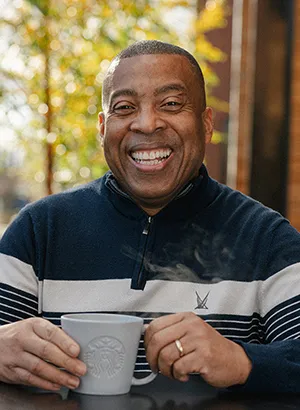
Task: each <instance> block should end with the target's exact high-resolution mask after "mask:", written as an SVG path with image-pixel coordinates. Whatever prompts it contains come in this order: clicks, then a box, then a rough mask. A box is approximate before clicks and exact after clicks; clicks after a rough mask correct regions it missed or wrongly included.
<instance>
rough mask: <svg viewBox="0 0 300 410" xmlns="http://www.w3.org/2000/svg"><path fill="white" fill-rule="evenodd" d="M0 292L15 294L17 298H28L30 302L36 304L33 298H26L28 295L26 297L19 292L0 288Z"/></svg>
mask: <svg viewBox="0 0 300 410" xmlns="http://www.w3.org/2000/svg"><path fill="white" fill-rule="evenodd" d="M1 292H6V293H10V294H11V295H16V296H18V297H19V298H22V299H25V300H29V301H30V302H32V303H34V304H36V305H37V304H38V303H37V302H36V301H35V300H33V299H30V298H28V297H26V296H23V295H20V294H19V293H17V292H13V291H11V290H8V289H1ZM14 300H15V301H17V299H14ZM33 309H34V308H33Z"/></svg>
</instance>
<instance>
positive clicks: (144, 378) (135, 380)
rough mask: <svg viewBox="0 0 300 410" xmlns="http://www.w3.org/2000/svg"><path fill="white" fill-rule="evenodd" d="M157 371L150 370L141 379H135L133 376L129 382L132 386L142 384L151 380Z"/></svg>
mask: <svg viewBox="0 0 300 410" xmlns="http://www.w3.org/2000/svg"><path fill="white" fill-rule="evenodd" d="M157 375H158V373H153V372H151V373H150V374H149V376H146V377H143V378H142V379H136V378H135V377H133V378H132V381H131V384H132V386H142V385H143V384H147V383H150V382H152V380H154V379H155V377H156V376H157Z"/></svg>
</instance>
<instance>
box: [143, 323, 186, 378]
mask: <svg viewBox="0 0 300 410" xmlns="http://www.w3.org/2000/svg"><path fill="white" fill-rule="evenodd" d="M182 324H183V322H177V323H175V324H173V325H172V326H169V327H167V328H163V329H161V330H160V331H158V332H157V333H155V334H153V336H152V338H151V339H150V341H149V343H148V346H147V347H146V357H147V361H148V363H149V365H150V367H151V369H152V371H154V372H155V371H157V369H158V368H159V365H158V357H159V354H160V352H161V351H162V350H163V349H164V348H166V347H167V346H168V345H170V344H173V345H174V347H175V348H176V345H175V340H176V339H180V340H181V339H182V338H183V337H184V336H185V332H186V328H185V326H183V325H182ZM177 351H178V350H177Z"/></svg>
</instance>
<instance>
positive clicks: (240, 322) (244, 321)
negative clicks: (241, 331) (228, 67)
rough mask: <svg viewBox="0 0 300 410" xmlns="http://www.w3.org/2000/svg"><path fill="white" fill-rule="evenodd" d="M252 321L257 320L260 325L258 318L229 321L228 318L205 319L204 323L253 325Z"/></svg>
mask: <svg viewBox="0 0 300 410" xmlns="http://www.w3.org/2000/svg"><path fill="white" fill-rule="evenodd" d="M254 320H257V322H259V323H260V320H259V318H258V317H253V318H251V319H249V320H231V319H229V318H227V319H207V320H205V322H206V323H220V322H223V323H239V324H245V325H246V324H250V323H253V322H254Z"/></svg>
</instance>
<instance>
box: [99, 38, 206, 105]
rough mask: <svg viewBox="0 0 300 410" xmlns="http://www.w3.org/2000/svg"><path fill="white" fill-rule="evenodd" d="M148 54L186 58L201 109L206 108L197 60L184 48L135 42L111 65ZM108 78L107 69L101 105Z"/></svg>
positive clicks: (203, 87)
mask: <svg viewBox="0 0 300 410" xmlns="http://www.w3.org/2000/svg"><path fill="white" fill-rule="evenodd" d="M148 54H175V55H181V56H184V57H186V58H187V59H188V60H189V62H190V64H191V66H192V68H193V69H194V71H195V73H196V76H197V78H198V80H199V85H200V88H201V91H202V97H203V107H204V108H205V107H206V93H205V81H204V77H203V73H202V70H201V68H200V66H199V64H198V62H197V60H196V59H195V57H194V56H193V55H192V54H190V53H189V52H188V51H186V50H185V49H184V48H181V47H179V46H175V45H174V44H170V43H165V42H163V41H159V40H142V41H137V42H135V43H133V44H131V45H130V46H128V47H126V48H125V49H124V50H122V51H121V52H120V53H119V54H117V55H116V57H115V58H114V59H113V61H112V63H113V62H117V61H119V60H122V59H123V58H130V57H135V56H141V55H148ZM108 78H109V69H108V74H107V75H106V76H105V78H104V81H103V86H102V102H103V103H104V102H105V101H107V99H108V95H107V94H108V88H109V85H108V84H107V82H108V81H107V80H108Z"/></svg>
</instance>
